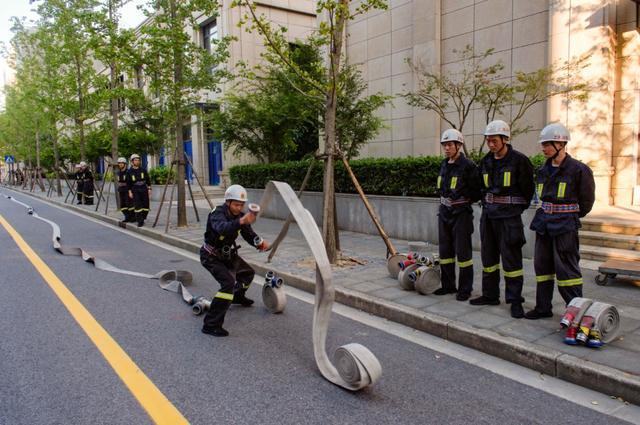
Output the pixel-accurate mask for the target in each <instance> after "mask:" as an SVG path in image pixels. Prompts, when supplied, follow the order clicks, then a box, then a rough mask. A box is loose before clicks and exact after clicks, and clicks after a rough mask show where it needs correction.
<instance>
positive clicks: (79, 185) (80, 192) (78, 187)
mask: <svg viewBox="0 0 640 425" xmlns="http://www.w3.org/2000/svg"><path fill="white" fill-rule="evenodd" d="M83 186H84V182H83V181H82V180H77V181H76V196H77V197H78V202H79V203H82V201H83V199H82V198H84V187H83Z"/></svg>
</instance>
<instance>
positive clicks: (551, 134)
mask: <svg viewBox="0 0 640 425" xmlns="http://www.w3.org/2000/svg"><path fill="white" fill-rule="evenodd" d="M569 140H571V134H569V130H567V127H565V126H564V125H562V124H560V123H553V124H549V125H547V126H546V127H545V128H543V129H542V131H541V132H540V139H539V140H538V142H539V143H544V142H565V143H566V142H568V141H569Z"/></svg>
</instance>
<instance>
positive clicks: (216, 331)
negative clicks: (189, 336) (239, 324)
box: [202, 326, 229, 336]
mask: <svg viewBox="0 0 640 425" xmlns="http://www.w3.org/2000/svg"><path fill="white" fill-rule="evenodd" d="M202 333H203V334H208V335H213V336H229V332H228V331H227V330H226V329H224V328H222V326H220V327H217V328H208V327H206V326H203V327H202Z"/></svg>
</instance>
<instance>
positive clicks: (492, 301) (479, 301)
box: [469, 295, 500, 305]
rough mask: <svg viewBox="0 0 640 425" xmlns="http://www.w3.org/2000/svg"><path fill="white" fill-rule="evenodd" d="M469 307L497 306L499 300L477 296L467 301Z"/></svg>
mask: <svg viewBox="0 0 640 425" xmlns="http://www.w3.org/2000/svg"><path fill="white" fill-rule="evenodd" d="M469 304H471V305H499V304H500V300H499V299H493V298H489V297H485V296H484V295H481V296H479V297H478V298H474V299H472V300H471V301H469Z"/></svg>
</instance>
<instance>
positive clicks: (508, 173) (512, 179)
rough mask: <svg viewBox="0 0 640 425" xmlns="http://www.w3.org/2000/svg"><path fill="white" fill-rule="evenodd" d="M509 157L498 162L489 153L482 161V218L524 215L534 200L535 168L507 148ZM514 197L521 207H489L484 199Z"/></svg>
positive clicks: (525, 159)
mask: <svg viewBox="0 0 640 425" xmlns="http://www.w3.org/2000/svg"><path fill="white" fill-rule="evenodd" d="M507 149H508V151H507V154H506V155H505V156H504V157H502V158H500V159H495V158H494V156H493V153H491V152H489V153H487V154H486V155H485V156H484V157H483V158H482V160H481V161H480V178H481V179H482V214H486V215H487V216H488V217H489V218H492V219H496V218H507V217H515V216H518V215H521V214H522V212H523V211H524V210H526V209H527V208H528V207H529V204H530V203H531V198H533V192H534V190H535V189H534V182H533V165H532V164H531V161H529V158H527V157H526V156H525V155H524V154H522V153H520V152H518V151H517V150H515V149H513V147H512V146H511V145H507ZM488 193H490V194H493V195H496V196H515V197H519V198H522V199H523V200H524V203H522V204H501V203H488V202H486V201H485V196H486V195H487V194H488Z"/></svg>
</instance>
